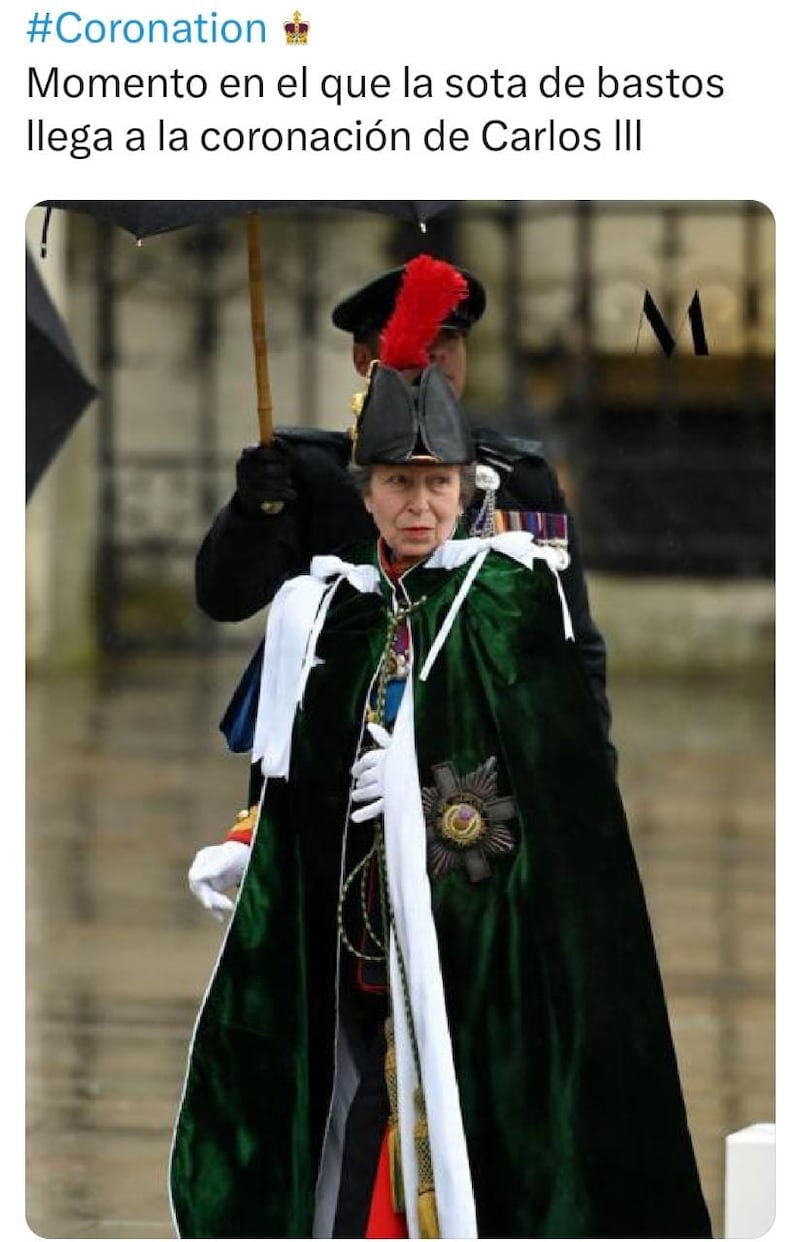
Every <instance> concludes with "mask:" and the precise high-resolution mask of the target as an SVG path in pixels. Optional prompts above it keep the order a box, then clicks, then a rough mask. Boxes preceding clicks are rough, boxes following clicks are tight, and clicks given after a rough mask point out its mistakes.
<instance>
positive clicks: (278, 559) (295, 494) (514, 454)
mask: <svg viewBox="0 0 800 1242" xmlns="http://www.w3.org/2000/svg"><path fill="white" fill-rule="evenodd" d="M462 270H463V269H462ZM401 273H402V269H397V270H396V271H393V272H388V273H386V274H385V275H383V276H381V277H379V278H378V279H377V280H375V281H372V282H371V283H370V284H369V285H366V286H365V287H364V288H363V289H359V290H358V291H357V292H356V293H355V294H353V295H352V296H351V297H349V298H347V299H345V301H343V302H341V303H340V304H339V305H338V306H337V307H336V308H335V310H334V312H333V322H334V324H335V325H336V326H337V327H339V328H341V329H343V330H345V331H347V332H350V333H352V334H353V335H354V337H355V339H356V340H358V339H367V338H368V337H369V335H370V334H371V333H374V332H375V331H377V330H379V329H380V328H381V327H382V326H383V324H384V323H385V322H386V319H387V318H388V316H389V314H390V313H391V310H392V308H393V306H394V300H395V297H396V293H397V289H398V286H399V279H400V275H401ZM464 275H465V277H466V278H467V280H468V285H469V295H468V298H467V299H465V301H464V302H463V303H462V304H461V306H460V307H459V308H458V311H457V312H456V313H455V314H454V315H452V316H450V317H449V318H448V320H447V322H446V324H445V325H443V326H446V327H449V328H452V329H454V330H456V331H462V332H464V333H466V332H468V331H469V328H470V327H471V325H472V324H473V323H474V322H475V321H476V320H477V319H479V318H480V316H481V314H482V313H483V309H484V306H485V293H484V290H483V286H482V285H481V284H480V282H479V281H478V280H477V279H476V278H475V277H474V276H472V275H471V274H470V273H468V272H464ZM474 434H475V440H476V451H477V460H478V463H479V464H480V463H485V464H489V465H491V466H493V467H494V469H495V470H496V471H497V473H498V474H499V475H500V479H501V485H500V489H499V491H498V493H497V501H496V504H497V508H498V509H501V510H514V511H518V512H521V513H522V514H567V515H568V510H567V506H566V502H565V500H564V496H563V493H562V491H561V489H560V487H559V485H558V480H557V478H556V476H555V473H554V471H553V470H552V468H551V467H550V466H549V465H548V463H547V462H546V461H545V459H544V457H543V456H542V453H541V449H540V445H539V444H538V443H537V442H536V441H531V440H520V439H516V438H514V439H512V438H510V437H506V436H502V435H500V434H498V433H497V432H496V431H493V430H491V429H489V428H477V429H475V433H474ZM276 442H277V444H278V445H279V446H281V447H282V448H283V449H284V450H285V455H286V457H287V458H288V466H289V471H288V472H287V473H288V474H290V477H291V492H289V493H287V494H288V495H289V496H291V498H290V499H287V500H286V501H285V502H284V503H283V505H282V507H281V508H280V512H266V513H265V512H261V511H260V509H259V508H258V506H257V505H255V506H254V505H253V504H252V503H250V504H245V503H244V501H243V497H242V495H241V494H240V492H241V489H240V491H237V493H235V494H234V495H233V497H232V498H231V500H230V501H229V502H228V504H227V505H225V507H224V508H223V509H222V510H221V511H220V513H219V514H218V515H217V517H216V518H215V520H214V523H213V525H212V526H211V529H210V530H209V531H208V533H207V535H206V536H205V538H204V540H203V543H202V545H201V547H200V550H199V552H198V555H197V560H196V566H195V583H196V592H197V602H198V604H199V606H200V608H201V609H202V610H203V612H205V613H206V614H207V615H208V616H210V617H211V618H213V620H215V621H243V620H245V619H246V618H248V617H251V616H253V614H254V613H256V612H258V611H259V610H260V609H261V608H264V607H265V606H266V605H267V604H268V603H269V602H270V600H271V599H272V598H273V596H274V595H275V593H276V591H277V590H278V588H279V587H280V585H281V583H282V582H284V581H285V579H286V578H287V577H291V576H293V575H295V574H298V573H303V572H305V571H306V570H307V568H308V565H309V563H310V561H311V558H312V557H314V556H317V555H320V554H325V553H330V552H339V551H340V550H341V549H342V548H344V547H346V546H347V545H348V544H352V543H357V542H361V541H362V540H365V539H370V538H371V537H372V535H373V531H374V525H373V522H372V519H371V517H370V516H369V514H368V513H367V512H366V510H365V509H364V505H363V503H362V501H361V498H360V496H359V495H358V493H357V491H356V489H355V488H354V487H353V485H352V483H351V482H350V480H349V478H348V476H347V472H346V470H347V465H348V463H349V461H350V452H351V441H350V439H349V437H348V436H347V434H346V433H345V432H335V431H322V430H313V429H298V428H284V427H280V428H278V430H277V440H276ZM246 452H247V450H246ZM243 456H244V455H243ZM480 500H481V494H480V493H478V495H477V496H476V500H475V502H474V505H476V506H477V505H478V504H479V503H480ZM470 517H471V515H470V513H469V512H468V513H467V514H466V515H465V520H466V523H467V524H469V521H470ZM523 521H524V519H523ZM567 537H568V543H567V547H568V551H569V556H570V564H569V568H568V569H566V570H565V571H564V573H563V574H562V582H563V586H564V593H565V596H566V599H567V603H568V605H569V610H570V614H571V616H572V624H573V627H574V630H575V640H576V643H577V645H578V649H579V651H580V654H581V657H582V660H583V665H584V668H585V669H586V673H587V676H588V678H589V682H590V684H591V688H592V692H593V694H594V698H595V701H596V703H597V707H598V712H599V714H600V718H601V722H602V726H603V731H604V734H605V736H606V739H607V741H608V739H609V729H610V723H611V714H610V710H609V705H608V700H607V697H606V651H605V644H604V642H603V639H602V637H601V635H600V633H599V631H598V629H597V627H596V626H595V624H594V622H593V620H592V617H591V613H590V610H589V598H588V593H587V590H586V581H585V578H584V572H583V564H582V561H581V554H580V550H579V547H578V540H577V536H576V532H575V527H574V523H573V522H572V520H571V517H570V516H569V515H568V516H567ZM608 745H609V753H610V757H611V761H612V763H613V764H616V756H615V752H614V750H613V747H612V746H611V743H610V741H608Z"/></svg>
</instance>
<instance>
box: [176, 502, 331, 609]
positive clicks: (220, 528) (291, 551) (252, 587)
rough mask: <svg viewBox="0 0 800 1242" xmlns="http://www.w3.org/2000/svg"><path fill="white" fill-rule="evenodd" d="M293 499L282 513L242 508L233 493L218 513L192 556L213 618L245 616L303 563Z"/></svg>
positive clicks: (203, 602) (202, 599)
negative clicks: (248, 510) (258, 511)
mask: <svg viewBox="0 0 800 1242" xmlns="http://www.w3.org/2000/svg"><path fill="white" fill-rule="evenodd" d="M307 561H308V557H307V555H305V554H304V540H303V536H302V528H301V524H300V521H299V519H298V516H297V513H296V507H295V505H294V504H293V503H290V504H287V505H286V507H285V509H284V510H283V512H282V513H275V514H256V515H252V516H251V515H250V514H247V513H245V512H244V511H243V510H242V509H241V508H240V507H239V502H238V500H237V499H236V496H233V497H232V498H231V499H230V501H229V502H228V504H227V505H225V507H224V508H223V509H221V510H220V512H219V513H218V514H217V516H216V518H215V519H214V522H213V524H212V526H211V529H210V530H209V531H208V533H207V534H206V536H205V538H204V540H203V542H202V544H201V545H200V550H199V551H198V553H197V558H196V560H195V591H196V595H197V602H198V604H199V606H200V608H202V610H203V612H205V613H207V615H208V616H209V617H211V618H212V620H214V621H244V620H245V619H246V618H247V617H252V616H253V614H254V613H256V612H258V611H259V609H261V608H264V607H265V606H266V605H267V604H268V603H269V601H270V600H271V599H272V597H273V596H274V595H275V592H276V591H277V590H278V587H279V586H280V585H281V583H282V582H283V581H284V580H285V579H286V578H287V577H288V576H289V575H290V574H295V573H299V572H300V571H301V570H302V569H304V568H306V565H307Z"/></svg>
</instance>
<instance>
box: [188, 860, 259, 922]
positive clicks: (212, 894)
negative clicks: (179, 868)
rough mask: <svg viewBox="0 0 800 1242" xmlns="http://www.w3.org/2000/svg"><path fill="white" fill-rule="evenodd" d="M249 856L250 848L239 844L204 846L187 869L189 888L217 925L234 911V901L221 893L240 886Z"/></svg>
mask: <svg viewBox="0 0 800 1242" xmlns="http://www.w3.org/2000/svg"><path fill="white" fill-rule="evenodd" d="M249 857H250V846H249V845H244V844H243V843H242V842H241V841H223V843H222V845H207V846H206V847H205V849H202V850H198V852H197V853H196V854H195V856H194V862H193V863H192V865H191V867H190V868H189V888H190V889H191V890H192V892H193V893H194V895H195V897H196V898H197V900H198V901H199V902H200V904H201V906H205V908H206V910H210V911H211V913H212V914H213V916H214V918H215V919H216V920H217V922H218V923H221V922H222V921H223V919H224V916H225V915H226V914H230V912H231V910H232V909H233V902H232V901H231V899H230V897H226V896H225V891H224V890H225V889H226V888H236V887H237V886H238V885H239V884H241V882H242V876H243V875H244V872H245V868H246V867H247V860H248V858H249Z"/></svg>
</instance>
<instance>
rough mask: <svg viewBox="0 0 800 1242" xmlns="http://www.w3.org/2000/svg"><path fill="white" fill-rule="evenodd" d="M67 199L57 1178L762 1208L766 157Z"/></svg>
mask: <svg viewBox="0 0 800 1242" xmlns="http://www.w3.org/2000/svg"><path fill="white" fill-rule="evenodd" d="M215 188H216V187H215ZM25 246H26V347H25V352H26V357H25V366H26V372H25V374H26V379H25V383H26V527H25V584H26V618H25V643H26V651H25V658H26V702H25V728H26V774H25V790H26V834H25V842H26V845H25V866H26V875H25V892H26V897H25V936H26V966H25V987H26V1002H27V1005H26V1037H25V1040H26V1043H25V1047H26V1082H25V1092H26V1128H27V1137H26V1187H25V1189H26V1219H27V1223H28V1226H29V1228H30V1229H31V1230H32V1231H33V1233H35V1234H36V1235H38V1236H40V1237H44V1238H107V1239H110V1238H114V1239H116V1238H120V1239H123V1238H139V1239H149V1238H174V1237H186V1238H239V1239H241V1238H262V1239H263V1238H291V1237H299V1238H309V1237H318V1238H326V1237H327V1238H359V1237H371V1238H391V1237H411V1238H437V1237H441V1238H531V1237H541V1238H704V1237H717V1238H728V1237H737V1238H750V1237H752V1238H755V1237H760V1236H762V1235H763V1234H764V1233H766V1232H767V1231H768V1230H769V1228H770V1227H771V1224H772V1220H773V1217H774V1199H775V1188H774V1159H775V1157H774V1142H775V529H776V515H775V338H776V323H775V316H776V309H775V289H776V268H775V221H774V217H773V215H772V213H771V211H770V210H769V208H768V206H766V205H765V204H764V203H761V202H759V201H753V200H728V199H721V200H711V199H705V198H704V199H698V200H691V199H686V200H684V199H681V200H660V199H659V200H647V199H642V200H637V199H626V200H620V201H616V200H611V199H609V200H605V199H603V200H589V199H586V200H555V199H553V200H549V199H525V200H520V199H511V200H489V199H475V200H454V201H449V202H448V201H422V200H419V201H417V200H408V201H384V200H374V201H372V200H364V201H361V200H336V201H334V200H309V201H295V200H291V201H290V200H282V199H275V200H185V201H181V200H173V199H169V200H59V199H43V200H41V201H40V202H37V203H36V204H35V205H34V206H32V207H31V209H30V211H29V213H28V215H27V219H26V221H25Z"/></svg>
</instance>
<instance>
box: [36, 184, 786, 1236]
mask: <svg viewBox="0 0 800 1242" xmlns="http://www.w3.org/2000/svg"><path fill="white" fill-rule="evenodd" d="M42 221H43V211H42V210H41V209H39V208H35V209H34V210H33V211H32V212H31V213H30V216H29V218H28V224H27V233H28V239H29V242H30V244H31V246H32V249H33V250H34V252H38V242H39V237H40V233H41V228H42ZM262 246H263V252H264V271H265V282H266V295H267V329H268V352H269V363H270V374H271V381H272V392H273V398H274V403H275V421H276V424H278V425H280V424H289V425H296V424H303V425H307V426H319V427H327V428H334V429H344V428H345V427H346V426H347V425H348V424H349V422H350V413H349V398H350V396H351V394H352V393H353V392H354V391H356V390H357V389H359V388H360V387H361V383H360V381H359V380H358V379H357V377H356V376H355V373H354V372H353V369H352V364H351V361H350V342H349V338H347V337H346V336H345V335H343V334H342V333H340V332H338V331H337V330H335V329H334V328H333V327H332V326H331V323H330V311H331V308H332V306H333V305H334V303H335V302H336V301H338V300H339V298H340V297H341V296H343V295H344V294H345V293H347V292H350V291H351V290H352V289H354V288H355V287H357V286H358V285H359V284H361V283H362V282H364V281H365V280H367V279H369V278H370V277H371V276H372V275H374V274H376V273H377V272H379V271H381V270H383V269H384V268H386V267H389V266H393V265H395V264H398V263H401V262H403V261H404V260H405V259H407V258H409V257H411V256H412V255H413V254H415V253H418V252H420V251H421V250H427V251H429V252H432V253H435V254H439V255H442V256H443V257H446V258H448V259H450V260H452V261H455V262H457V263H461V264H463V265H465V266H467V267H469V268H471V269H472V270H474V271H475V272H476V273H477V274H478V275H479V276H480V278H481V280H482V281H483V282H484V283H485V285H486V288H487V292H488V309H487V312H486V315H485V317H484V319H483V320H482V321H481V323H480V324H479V325H478V326H477V328H476V329H475V330H474V332H473V335H472V338H471V341H470V346H469V382H468V388H467V393H466V404H467V406H468V408H469V411H470V414H471V416H472V417H473V419H474V421H475V422H476V423H479V424H480V423H484V424H491V425H493V426H496V427H497V428H498V429H501V430H506V431H508V432H509V433H511V434H514V435H518V436H524V437H526V438H533V439H539V440H541V441H542V442H543V445H544V449H545V453H546V455H547V456H548V457H549V459H550V460H551V461H552V463H553V465H554V466H555V467H556V469H557V471H558V474H559V478H560V480H561V483H562V486H563V488H564V490H565V492H566V493H567V496H568V499H569V502H570V505H571V508H572V510H573V513H574V515H575V518H576V521H577V523H578V530H579V535H580V541H581V545H582V548H583V553H584V558H585V561H586V565H587V571H588V581H589V587H590V594H591V598H592V605H593V613H594V616H595V619H596V621H597V623H598V625H599V627H600V629H601V631H602V632H603V634H604V636H605V638H606V641H607V645H608V648H609V667H610V674H609V694H610V699H611V705H612V709H613V712H614V722H615V723H614V730H613V736H614V740H615V741H616V744H617V746H618V749H619V751H620V756H621V767H620V779H621V785H622V789H623V795H624V797H625V801H626V806H627V809H628V813H629V818H630V821H631V831H632V834H633V836H634V843H635V846H636V849H637V855H638V857H639V860H640V864H641V867H642V870H643V874H644V881H645V888H646V891H647V893H648V900H649V903H650V907H651V913H652V917H653V923H654V930H655V932H656V939H657V942H658V946H659V952H660V956H661V961H662V967H663V969H664V974H665V982H666V985H667V991H668V998H669V1002H670V1013H671V1017H672V1021H673V1027H674V1030H675V1037H676V1045H677V1048H678V1052H679V1059H680V1061H681V1068H682V1072H683V1075H684V1083H685V1087H686V1093H687V1106H688V1108H689V1116H690V1122H691V1124H692V1129H693V1133H694V1136H695V1142H696V1145H697V1148H698V1156H699V1159H700V1163H701V1173H702V1175H703V1178H704V1183H705V1187H706V1193H707V1196H708V1199H709V1203H710V1206H711V1209H712V1214H713V1217H714V1223H715V1232H716V1233H717V1234H718V1235H719V1234H721V1232H722V1229H723V1219H722V1145H723V1137H724V1135H725V1134H726V1133H728V1132H730V1131H732V1130H735V1129H738V1128H739V1127H741V1126H744V1125H748V1124H750V1123H751V1122H757V1121H770V1120H772V1119H773V1117H774V1103H773V1089H774V1081H773V1036H774V1006H773V897H772V894H773V770H774V769H773V659H774V642H773V636H774V584H773V572H774V515H775V509H774V341H775V322H774V314H775V302H774V290H775V270H774V224H773V219H772V216H771V215H770V213H769V212H768V211H767V209H766V208H764V207H763V206H761V205H760V204H758V203H754V202H710V201H703V202H646V201H641V202H589V201H582V202H556V201H554V202H503V201H470V202H463V203H459V204H457V205H455V206H454V207H453V208H451V209H449V210H447V211H446V212H444V213H442V214H441V215H439V216H436V217H434V218H432V219H431V220H430V221H429V222H428V226H427V233H426V234H424V235H421V234H420V232H419V229H418V228H417V227H416V226H415V225H413V224H412V223H404V222H402V221H399V220H397V219H393V218H390V217H386V216H383V215H373V214H370V213H367V212H356V211H352V212H348V211H335V210H329V211H325V210H314V211H305V212H303V211H298V210H293V211H286V212H282V213H270V214H268V215H266V216H265V217H264V219H263V224H262ZM40 266H41V270H42V273H43V277H44V279H45V281H46V283H47V284H48V286H49V287H50V289H51V292H52V293H53V296H54V298H55V299H56V301H57V302H58V304H59V305H60V307H61V309H62V311H63V314H64V316H65V319H66V322H67V324H68V327H69V329H70V333H71V335H72V337H73V340H74V342H75V345H76V348H77V351H78V354H79V356H80V358H81V360H82V362H83V364H84V367H85V370H86V372H87V374H88V375H89V377H90V379H91V380H92V381H93V383H94V384H95V385H96V387H97V389H98V391H99V394H100V395H99V397H98V398H97V399H96V400H95V401H94V402H93V403H92V404H91V405H90V406H89V408H88V410H87V411H86V413H85V414H84V415H83V417H82V419H81V420H80V422H79V424H78V426H77V427H76V429H75V430H74V431H73V432H72V434H71V436H70V438H69V440H68V442H67V444H66V446H65V447H64V449H63V450H62V451H61V453H60V454H59V456H58V457H57V459H56V461H55V462H54V463H53V465H52V466H51V467H50V468H49V469H48V471H47V472H46V474H45V476H44V477H43V479H42V480H41V482H40V484H39V485H38V487H37V489H36V491H35V493H34V495H33V497H32V499H31V501H30V504H29V506H28V552H27V579H28V651H27V654H28V667H29V673H30V682H29V687H30V688H29V697H28V728H29V752H33V751H35V752H36V754H39V753H41V752H42V751H43V750H45V749H46V751H47V753H48V754H49V755H50V761H49V764H48V779H47V780H44V779H43V777H42V774H41V769H40V767H39V765H38V764H37V763H34V762H33V761H31V769H30V775H29V797H28V822H29V832H30V844H29V853H28V859H29V862H28V885H29V925H28V931H29V944H30V946H31V953H30V966H29V993H30V998H31V999H30V1004H31V1010H30V1024H29V1050H30V1056H31V1069H30V1072H29V1091H30V1099H31V1111H30V1117H31V1139H30V1152H31V1173H30V1177H29V1223H30V1224H31V1227H32V1228H34V1229H35V1230H36V1231H37V1232H41V1233H43V1234H45V1235H47V1236H53V1235H54V1234H55V1235H57V1236H59V1235H60V1236H70V1232H72V1233H73V1234H74V1236H85V1237H87V1236H105V1237H133V1236H139V1237H163V1236H168V1235H169V1232H170V1229H169V1220H168V1214H167V1209H166V1199H165V1192H164V1178H163V1166H164V1163H165V1161H166V1146H167V1145H168V1141H169V1129H170V1126H171V1120H172V1117H173V1115H174V1109H175V1105H176V1102H177V1095H178V1092H179V1088H180V1080H181V1076H182V1072H183V1071H182V1065H183V1057H184V1054H185V1046H186V1040H187V1039H188V1035H189V1032H190V1030H191V1022H192V1014H193V1012H194V1009H195V1008H196V1005H197V1003H198V1001H199V998H200V995H201V993H202V989H203V986H204V983H205V978H206V974H207V972H208V970H209V969H210V966H211V963H212V961H213V956H214V953H215V951H216V944H217V942H218V936H219V932H218V929H217V928H216V925H214V927H213V928H212V927H209V926H207V925H206V922H205V919H206V918H207V916H206V915H204V913H203V912H202V911H199V909H198V910H195V909H194V908H193V906H192V905H191V899H190V898H189V897H188V895H187V894H186V892H185V880H184V876H185V871H186V867H187V865H188V863H189V861H190V859H191V857H192V854H193V852H194V850H195V849H196V848H198V847H199V846H200V845H202V844H207V843H209V842H210V841H213V840H214V839H215V837H216V836H218V835H220V833H221V831H222V829H223V828H224V827H226V826H227V821H228V820H230V819H231V818H232V816H233V813H234V812H235V810H236V809H238V805H239V801H238V800H240V799H241V798H242V797H243V796H244V789H245V781H246V777H245V775H244V774H243V773H242V770H241V768H240V767H238V766H236V765H235V764H233V763H232V761H231V760H230V759H229V757H227V756H225V755H224V754H223V753H222V741H221V737H220V736H219V734H218V733H217V731H216V722H217V720H218V719H219V716H220V715H221V712H222V710H223V708H224V706H225V703H226V701H227V695H228V692H229V690H230V689H231V688H232V685H233V683H234V681H235V679H236V676H237V675H238V672H239V670H240V667H241V666H242V664H243V661H244V659H245V658H246V657H247V656H248V655H249V652H250V649H251V648H252V646H253V644H254V643H255V641H256V640H257V638H258V637H259V636H260V633H261V632H262V630H263V617H259V618H254V619H253V620H252V621H250V622H245V623H242V624H241V625H236V626H222V625H217V624H215V623H213V622H211V621H209V620H208V619H207V618H205V617H203V616H202V615H201V614H200V613H199V611H198V609H197V606H196V604H195V602H194V588H193V563H194V556H195V553H196V550H197V548H198V546H199V543H200V540H201V538H202V535H203V533H204V532H205V530H206V529H207V527H208V525H209V523H210V520H211V518H212V516H213V514H214V513H215V512H216V511H217V509H218V508H219V507H220V506H221V504H222V503H223V502H224V501H225V500H226V499H227V498H228V497H229V495H230V494H231V492H232V489H233V480H234V469H233V468H234V463H235V460H236V458H237V456H238V454H239V452H240V451H241V448H242V446H243V445H244V444H247V443H253V442H255V441H256V439H257V422H256V410H255V386H254V378H253V361H252V346H251V343H250V326H249V303H248V292H247V270H246V261H245V238H244V226H243V223H242V221H241V220H239V219H231V220H227V221H224V222H222V223H220V224H217V225H214V226H209V227H204V228H193V229H185V230H182V231H179V232H174V233H169V234H164V235H161V236H157V237H152V238H149V239H147V240H146V241H145V242H144V243H143V244H142V245H141V246H137V245H136V244H135V243H134V242H133V241H132V239H131V238H130V237H129V236H128V235H126V234H125V233H123V232H122V231H121V230H118V229H115V228H113V227H110V226H105V225H100V224H98V223H96V222H95V221H94V220H92V219H90V218H88V217H84V216H80V215H78V214H76V213H67V212H57V211H56V212H54V214H53V218H52V220H51V224H50V241H49V254H48V257H47V259H46V260H45V261H44V262H43V263H42V264H41V265H40ZM645 291H649V292H650V294H651V295H652V297H653V299H654V300H655V302H656V304H657V306H658V308H659V310H660V311H661V313H662V315H663V317H664V320H665V322H666V324H667V325H668V327H669V329H670V331H671V333H672V335H673V336H674V337H675V338H676V348H675V351H674V353H673V354H672V356H671V357H669V358H668V357H666V356H665V354H664V352H663V350H662V348H661V347H660V345H659V343H658V341H657V339H656V337H655V335H654V333H653V331H652V329H651V327H650V325H649V323H648V322H647V320H646V319H645V318H644V316H643V314H642V306H643V298H644V294H645ZM695 291H697V292H698V293H699V296H700V300H701V305H702V313H703V321H704V327H705V332H706V336H707V341H708V347H709V354H708V356H696V355H695V354H694V352H693V348H692V335H691V332H690V330H689V322H688V317H687V309H688V306H689V303H690V301H691V299H692V296H693V295H694V293H695ZM143 923H144V924H145V925H146V927H145V928H143ZM56 1050H57V1054H56ZM53 1100H55V1101H56V1104H55V1105H54V1104H53ZM115 1153H116V1154H115ZM76 1230H79V1231H81V1232H80V1233H79V1234H76V1233H75V1231H76Z"/></svg>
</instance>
